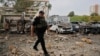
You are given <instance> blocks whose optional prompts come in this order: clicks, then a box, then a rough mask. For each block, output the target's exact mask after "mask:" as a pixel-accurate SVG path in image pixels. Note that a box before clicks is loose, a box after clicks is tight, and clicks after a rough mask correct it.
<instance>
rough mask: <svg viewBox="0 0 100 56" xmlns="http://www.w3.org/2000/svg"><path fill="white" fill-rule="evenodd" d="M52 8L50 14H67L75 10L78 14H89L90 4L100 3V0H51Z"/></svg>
mask: <svg viewBox="0 0 100 56" xmlns="http://www.w3.org/2000/svg"><path fill="white" fill-rule="evenodd" d="M50 3H51V4H52V9H51V11H50V15H67V14H68V13H69V12H70V11H74V12H75V14H77V15H89V14H90V6H91V5H94V4H99V5H100V0H50Z"/></svg>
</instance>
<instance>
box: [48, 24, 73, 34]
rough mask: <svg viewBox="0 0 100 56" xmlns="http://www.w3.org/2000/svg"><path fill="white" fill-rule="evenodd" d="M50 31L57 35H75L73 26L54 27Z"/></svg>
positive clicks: (56, 25)
mask: <svg viewBox="0 0 100 56" xmlns="http://www.w3.org/2000/svg"><path fill="white" fill-rule="evenodd" d="M49 30H50V31H55V32H56V33H73V29H72V25H71V24H69V25H65V26H63V25H58V24H55V25H52V26H51V27H50V29H49Z"/></svg>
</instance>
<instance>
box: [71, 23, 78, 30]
mask: <svg viewBox="0 0 100 56" xmlns="http://www.w3.org/2000/svg"><path fill="white" fill-rule="evenodd" d="M71 23H72V27H73V31H74V32H79V28H80V25H79V22H71Z"/></svg>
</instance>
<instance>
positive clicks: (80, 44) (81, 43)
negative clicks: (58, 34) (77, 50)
mask: <svg viewBox="0 0 100 56" xmlns="http://www.w3.org/2000/svg"><path fill="white" fill-rule="evenodd" d="M75 44H76V45H78V46H80V47H83V46H84V43H83V42H75Z"/></svg>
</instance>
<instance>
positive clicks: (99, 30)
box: [83, 22, 100, 34]
mask: <svg viewBox="0 0 100 56" xmlns="http://www.w3.org/2000/svg"><path fill="white" fill-rule="evenodd" d="M83 28H84V33H85V34H89V33H91V34H100V22H90V23H89V25H88V26H85V27H83Z"/></svg>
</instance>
